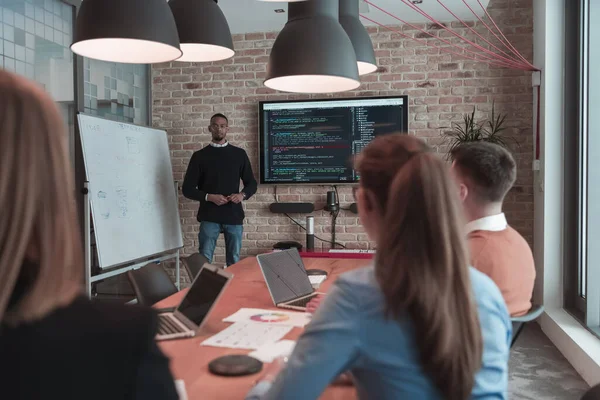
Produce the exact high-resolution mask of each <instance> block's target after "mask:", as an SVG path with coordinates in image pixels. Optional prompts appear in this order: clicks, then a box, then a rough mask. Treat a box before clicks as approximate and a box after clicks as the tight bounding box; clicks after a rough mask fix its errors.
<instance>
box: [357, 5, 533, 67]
mask: <svg viewBox="0 0 600 400" xmlns="http://www.w3.org/2000/svg"><path fill="white" fill-rule="evenodd" d="M365 2H366V3H367V4H370V5H371V6H373V7H375V8H376V9H378V10H379V11H381V12H383V13H385V14H387V15H389V16H390V17H392V18H394V19H396V20H398V21H400V22H402V23H404V24H406V25H408V26H410V27H412V28H413V29H416V30H419V31H421V32H423V33H425V34H426V35H429V36H431V37H432V38H434V39H438V40H440V41H441V42H443V43H445V44H447V45H449V46H451V47H455V48H457V49H459V50H462V51H465V52H469V53H472V54H473V55H475V56H479V57H483V58H484V59H483V60H481V59H477V58H472V57H467V58H471V59H472V60H475V61H484V62H488V63H492V64H495V65H498V66H502V67H512V68H516V69H527V66H526V65H524V64H522V63H517V62H516V61H512V60H508V61H505V60H504V59H502V58H493V57H489V56H487V55H484V54H479V53H477V52H474V51H472V50H469V49H467V48H464V47H461V46H457V45H455V44H453V43H451V42H449V41H447V40H445V39H443V38H441V37H439V36H435V35H433V34H431V33H429V32H427V31H426V30H424V29H422V28H419V27H417V26H416V25H413V24H411V23H409V22H407V21H405V20H403V19H401V18H399V17H397V16H395V15H393V14H392V13H390V12H388V11H386V10H384V9H383V8H381V7H379V6H377V5H376V4H373V3H371V2H370V1H369V0H365ZM361 16H362V17H363V18H365V19H367V20H369V21H371V22H374V23H376V24H377V25H380V26H383V25H381V24H380V23H378V22H376V21H373V20H371V19H369V18H366V17H365V16H364V15H361ZM442 26H443V25H442ZM386 28H387V27H386ZM403 35H404V34H403ZM404 36H405V37H408V38H410V39H413V40H416V41H417V42H419V43H422V42H423V41H421V40H419V39H417V38H413V37H411V36H408V35H404ZM461 38H462V37H461ZM462 39H463V40H464V41H467V42H469V41H468V40H467V39H465V38H462ZM424 44H425V45H426V46H432V47H437V48H439V49H443V48H442V47H438V46H435V45H430V44H428V43H427V42H425V43H424ZM453 54H457V53H453ZM493 54H496V53H493ZM457 55H459V56H461V57H465V56H466V55H464V54H457Z"/></svg>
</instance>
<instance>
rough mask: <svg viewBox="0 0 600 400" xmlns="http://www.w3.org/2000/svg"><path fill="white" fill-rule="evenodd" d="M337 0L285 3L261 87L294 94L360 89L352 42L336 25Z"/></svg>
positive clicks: (337, 14) (337, 23)
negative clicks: (285, 19)
mask: <svg viewBox="0 0 600 400" xmlns="http://www.w3.org/2000/svg"><path fill="white" fill-rule="evenodd" d="M338 18H339V0H305V1H299V2H291V3H289V4H288V22H287V23H286V24H285V26H284V27H283V30H282V31H281V32H280V33H279V35H278V36H277V39H276V40H275V43H274V44H273V49H272V50H271V55H270V57H269V63H268V65H267V79H266V80H265V86H267V87H269V88H271V89H276V90H281V91H284V92H294V93H334V92H343V91H346V90H352V89H356V88H357V87H359V86H360V81H359V77H358V66H357V63H356V54H355V53H354V48H353V47H352V42H351V41H350V39H349V38H348V35H347V34H346V32H345V31H344V28H342V26H341V25H340V23H339V20H338Z"/></svg>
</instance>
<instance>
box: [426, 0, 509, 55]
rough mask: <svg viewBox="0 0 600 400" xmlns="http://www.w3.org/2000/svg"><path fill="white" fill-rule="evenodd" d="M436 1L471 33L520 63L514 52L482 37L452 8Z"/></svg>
mask: <svg viewBox="0 0 600 400" xmlns="http://www.w3.org/2000/svg"><path fill="white" fill-rule="evenodd" d="M437 2H438V3H439V4H440V5H441V6H442V7H444V9H446V11H448V12H449V13H450V14H451V15H452V16H453V17H454V18H456V19H457V20H459V21H460V22H461V23H462V24H463V25H464V26H465V27H466V28H467V29H469V30H470V31H471V32H472V33H473V34H475V35H476V36H477V37H479V38H480V39H481V40H483V41H484V42H486V43H487V44H488V45H490V46H491V47H493V48H495V49H496V50H498V51H499V52H500V53H502V54H504V55H505V56H506V57H508V58H509V59H511V60H513V61H514V62H517V63H520V62H521V61H520V60H519V59H518V58H514V54H513V55H510V54H508V53H507V52H505V51H504V50H502V49H500V48H499V47H497V46H496V45H495V44H493V43H492V42H490V41H489V40H487V39H486V38H484V37H483V36H481V35H480V34H479V32H477V31H476V30H475V29H473V28H472V27H470V26H469V25H468V24H467V23H466V22H465V21H463V20H462V19H461V18H460V17H459V16H458V15H456V14H455V13H453V12H452V10H450V9H449V8H448V7H447V6H446V5H445V4H444V3H442V1H441V0H437Z"/></svg>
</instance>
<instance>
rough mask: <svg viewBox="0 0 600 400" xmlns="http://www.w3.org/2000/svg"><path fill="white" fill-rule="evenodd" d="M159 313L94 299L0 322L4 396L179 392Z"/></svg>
mask: <svg viewBox="0 0 600 400" xmlns="http://www.w3.org/2000/svg"><path fill="white" fill-rule="evenodd" d="M157 326H158V318H157V317H156V315H155V313H154V312H153V311H152V310H150V309H146V308H144V307H140V306H124V305H120V304H110V303H108V304H104V303H99V302H90V301H89V300H87V299H86V298H83V297H78V298H77V299H75V301H73V302H72V303H71V304H69V305H68V306H66V307H63V308H58V309H56V310H54V311H53V312H51V313H50V314H48V315H47V316H45V317H43V318H42V319H40V320H36V321H34V322H30V323H24V324H21V325H18V326H17V327H9V326H0V386H1V388H2V389H1V390H2V398H3V399H18V400H38V399H39V400H42V399H44V400H45V399H50V400H54V399H61V400H80V399H86V400H137V399H140V400H176V399H177V398H178V397H177V392H176V390H175V384H174V381H173V376H172V375H171V372H170V371H169V360H168V359H167V358H166V357H165V356H164V355H163V354H162V352H161V351H160V350H159V348H158V346H157V344H156V342H155V341H154V335H155V334H156V331H157Z"/></svg>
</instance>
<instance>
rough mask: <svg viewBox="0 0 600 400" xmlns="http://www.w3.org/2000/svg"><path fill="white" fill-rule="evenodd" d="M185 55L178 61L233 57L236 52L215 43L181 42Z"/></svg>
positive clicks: (205, 60)
mask: <svg viewBox="0 0 600 400" xmlns="http://www.w3.org/2000/svg"><path fill="white" fill-rule="evenodd" d="M181 50H183V55H182V56H181V57H180V58H178V59H177V61H189V62H208V61H219V60H225V59H227V58H230V57H233V55H234V54H235V52H234V51H233V50H231V49H229V48H227V47H222V46H217V45H214V44H200V43H181Z"/></svg>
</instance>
